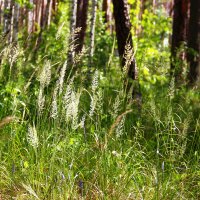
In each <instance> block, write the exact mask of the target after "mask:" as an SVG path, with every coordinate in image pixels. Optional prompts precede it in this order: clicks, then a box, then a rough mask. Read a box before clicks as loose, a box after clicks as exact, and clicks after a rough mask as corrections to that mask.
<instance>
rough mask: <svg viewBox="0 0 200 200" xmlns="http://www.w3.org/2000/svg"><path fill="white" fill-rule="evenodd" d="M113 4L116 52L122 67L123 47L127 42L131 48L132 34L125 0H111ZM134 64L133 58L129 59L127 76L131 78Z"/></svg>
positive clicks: (123, 63) (124, 61)
mask: <svg viewBox="0 0 200 200" xmlns="http://www.w3.org/2000/svg"><path fill="white" fill-rule="evenodd" d="M112 1H113V5H114V18H115V28H116V36H117V43H118V52H119V56H120V59H121V65H122V67H123V66H125V65H126V59H125V57H124V54H125V47H126V45H127V44H129V45H130V47H131V48H133V42H132V35H131V23H130V18H129V12H128V3H127V0H112ZM135 72H136V66H135V60H134V58H132V60H130V64H129V69H128V77H129V78H131V79H132V80H135V79H136V73H135Z"/></svg>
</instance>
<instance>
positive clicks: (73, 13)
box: [68, 0, 78, 64]
mask: <svg viewBox="0 0 200 200" xmlns="http://www.w3.org/2000/svg"><path fill="white" fill-rule="evenodd" d="M71 4H72V7H71V23H70V39H69V46H70V49H69V52H68V60H69V63H71V64H72V63H73V62H74V56H75V45H74V44H75V28H76V16H77V15H76V14H77V8H78V0H73V1H72V2H71Z"/></svg>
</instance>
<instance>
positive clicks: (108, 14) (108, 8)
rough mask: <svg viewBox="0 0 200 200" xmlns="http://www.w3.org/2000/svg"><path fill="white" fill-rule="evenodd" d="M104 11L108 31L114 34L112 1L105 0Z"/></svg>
mask: <svg viewBox="0 0 200 200" xmlns="http://www.w3.org/2000/svg"><path fill="white" fill-rule="evenodd" d="M102 10H103V12H104V21H105V23H106V25H107V29H108V30H109V31H110V32H112V13H111V0H103V6H102Z"/></svg>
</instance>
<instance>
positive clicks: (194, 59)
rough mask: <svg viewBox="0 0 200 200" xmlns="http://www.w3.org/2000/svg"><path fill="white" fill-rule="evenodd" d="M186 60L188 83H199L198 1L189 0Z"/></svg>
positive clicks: (199, 23)
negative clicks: (188, 67)
mask: <svg viewBox="0 0 200 200" xmlns="http://www.w3.org/2000/svg"><path fill="white" fill-rule="evenodd" d="M188 47H189V53H188V61H189V65H190V70H189V75H188V76H189V77H188V78H189V82H190V84H192V85H193V84H195V83H197V82H198V83H199V80H200V1H199V0H191V3H190V21H189V38H188Z"/></svg>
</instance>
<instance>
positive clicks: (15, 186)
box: [0, 61, 200, 200]
mask: <svg viewBox="0 0 200 200" xmlns="http://www.w3.org/2000/svg"><path fill="white" fill-rule="evenodd" d="M10 62H12V63H10ZM16 62H17V61H4V62H3V64H2V69H3V67H4V68H9V66H11V64H12V66H14V65H13V63H16ZM19 62H22V61H19ZM43 63H44V67H43V68H42V69H41V70H38V69H37V67H36V66H32V68H33V69H32V70H30V72H29V71H27V69H22V68H21V69H20V70H19V71H16V69H15V70H14V68H13V69H12V70H13V71H10V75H9V77H8V81H7V82H6V84H3V83H2V84H1V90H0V92H1V93H0V99H1V104H0V113H1V114H0V117H1V119H2V120H1V121H0V143H1V144H0V160H1V162H0V199H5V200H6V199H19V200H23V199H48V200H50V199H134V200H135V199H147V200H150V199H152V200H153V199H156V200H160V199H163V200H168V199H194V200H196V199H199V198H200V192H199V188H200V166H199V142H200V139H199V133H200V117H199V113H200V112H199V111H200V104H199V92H198V90H195V89H194V90H191V89H186V88H184V87H182V88H176V87H175V86H174V82H173V80H172V81H171V83H169V81H166V82H165V83H164V84H160V83H159V81H158V82H157V84H153V83H151V81H149V82H148V81H147V80H146V79H145V77H143V76H144V75H145V74H142V75H141V78H142V80H140V81H141V90H142V94H143V100H142V103H141V102H137V101H135V100H132V99H131V98H130V97H129V95H128V96H127V95H126V94H125V92H124V90H123V78H120V79H119V78H116V77H123V76H122V74H121V72H119V71H117V70H116V66H112V68H111V69H110V71H109V72H108V74H107V75H106V76H105V75H103V74H102V73H101V71H100V70H99V71H98V70H96V71H95V72H94V73H93V74H92V75H91V76H92V81H91V83H88V82H87V75H85V74H84V71H82V73H80V72H77V73H76V72H75V73H74V72H73V71H71V70H69V71H71V72H69V71H68V69H67V67H69V66H68V65H67V63H65V64H64V62H63V65H60V66H57V65H54V63H53V61H51V62H50V61H43ZM21 64H22V63H21ZM29 64H30V63H29ZM18 65H20V63H19V64H18ZM39 67H40V68H41V66H39ZM56 67H57V68H56ZM58 68H59V69H60V70H58ZM113 68H115V70H113ZM142 70H143V69H142ZM142 70H141V71H142ZM33 71H34V72H33ZM37 71H40V72H37ZM58 71H60V72H59V73H58ZM113 71H115V72H113ZM25 72H26V73H28V76H23V73H25ZM145 73H147V72H146V71H145ZM2 74H4V72H2V71H1V75H2ZM1 77H3V76H1ZM30 77H31V78H30ZM85 82H87V84H85ZM4 83H5V82H4ZM89 84H90V85H89ZM88 85H89V86H88Z"/></svg>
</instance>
